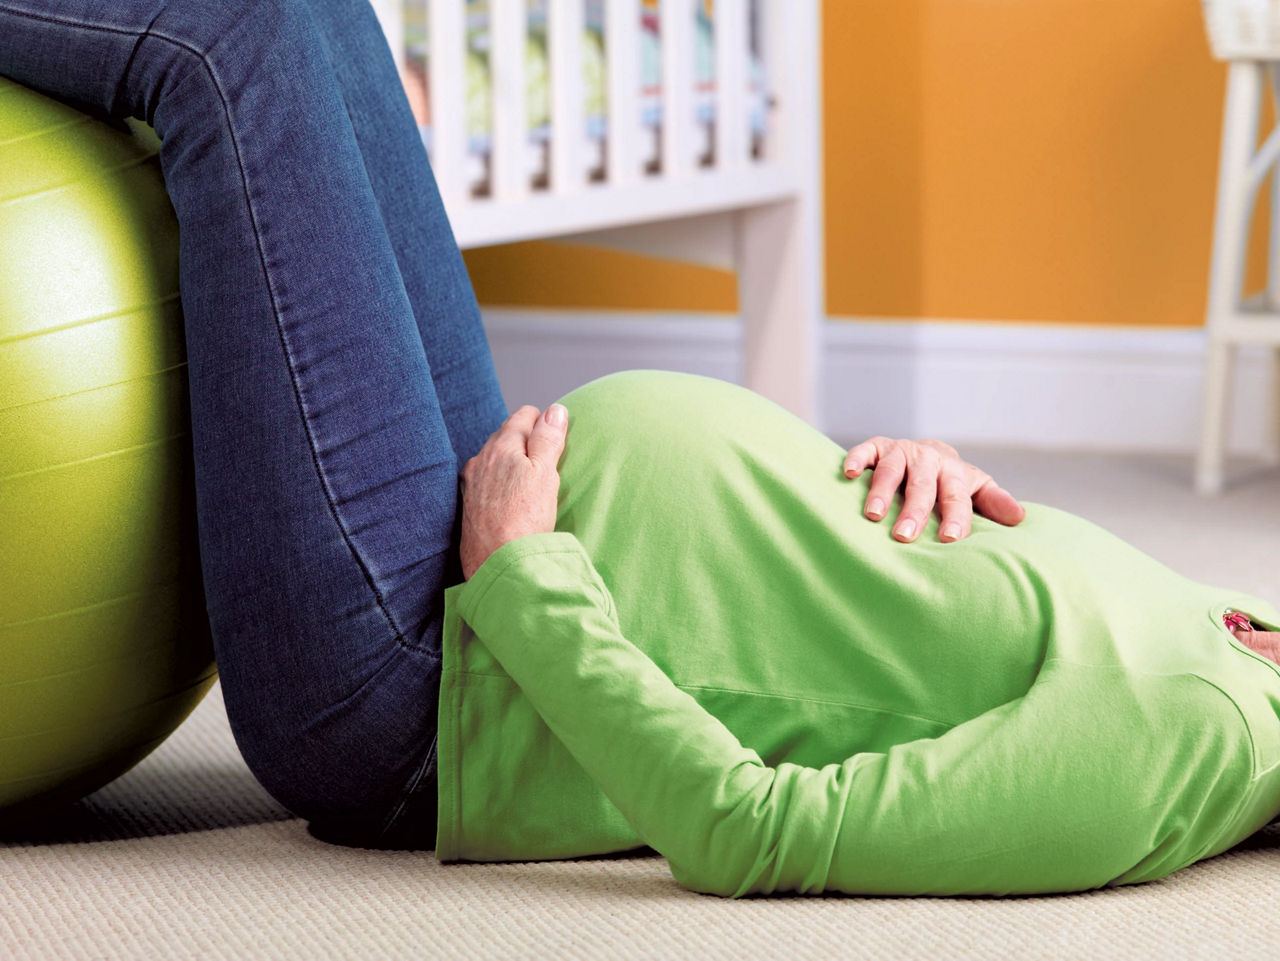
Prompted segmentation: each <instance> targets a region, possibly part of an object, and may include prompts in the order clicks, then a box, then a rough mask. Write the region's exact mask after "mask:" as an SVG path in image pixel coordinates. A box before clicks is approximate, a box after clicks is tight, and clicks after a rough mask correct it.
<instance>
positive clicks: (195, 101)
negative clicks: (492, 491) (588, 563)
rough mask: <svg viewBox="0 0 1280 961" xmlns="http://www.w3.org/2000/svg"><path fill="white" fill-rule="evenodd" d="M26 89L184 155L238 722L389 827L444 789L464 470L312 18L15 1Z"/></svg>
mask: <svg viewBox="0 0 1280 961" xmlns="http://www.w3.org/2000/svg"><path fill="white" fill-rule="evenodd" d="M0 73H3V74H5V75H8V76H10V77H12V78H13V79H15V80H17V81H19V82H21V83H25V84H27V85H29V86H32V87H34V88H37V89H41V90H44V91H46V92H49V93H52V94H55V95H58V96H63V97H68V98H71V99H74V100H77V101H79V102H81V103H82V104H85V105H88V106H90V107H91V108H93V109H96V110H100V111H103V112H107V113H110V114H112V115H117V116H123V115H130V114H131V115H134V116H139V117H142V118H143V119H145V120H146V121H147V122H148V123H150V124H151V125H152V126H153V127H154V128H155V129H156V131H157V133H159V135H160V136H161V138H162V141H163V144H162V148H161V153H160V160H161V166H162V169H163V171H164V176H165V181H166V184H167V186H168V189H169V193H170V197H171V199H172V201H173V204H174V209H175V211H176V212H177V216H178V221H179V225H180V234H181V251H180V258H181V265H180V277H181V284H182V302H183V309H184V314H185V320H186V337H187V348H188V377H189V382H190V391H191V408H192V437H193V444H194V453H195V468H196V484H197V490H196V495H197V496H196V500H197V511H198V520H199V527H200V538H201V552H202V561H203V565H204V579H205V585H206V594H207V601H208V608H209V615H210V620H211V623H212V627H213V634H214V643H215V650H216V654H217V658H218V665H219V670H220V673H221V676H222V683H223V689H224V694H225V697H226V701H227V709H228V713H229V715H230V717H231V722H232V727H233V730H234V731H235V734H236V738H237V742H238V743H239V745H240V748H241V751H242V752H243V753H244V755H245V758H246V760H247V761H248V763H249V765H250V767H251V768H252V769H253V770H254V772H255V774H256V775H257V776H258V777H259V779H260V780H261V781H262V782H263V784H264V785H265V786H266V787H267V788H268V789H269V790H270V791H271V792H272V793H273V794H274V795H275V796H276V797H277V798H279V799H280V800H281V801H282V802H283V803H284V804H286V805H287V806H288V807H290V808H291V809H293V810H294V811H295V812H297V813H298V814H300V815H302V816H304V817H307V818H309V819H311V820H312V821H313V822H317V823H319V824H322V825H325V826H326V829H328V830H331V831H336V832H343V831H349V832H351V833H363V834H366V835H375V834H377V833H378V832H380V831H383V830H384V829H387V828H389V827H390V826H392V824H393V822H395V821H396V820H397V817H398V816H399V815H400V813H401V812H402V811H403V809H404V805H405V803H406V802H408V803H410V804H413V803H422V804H424V805H428V804H430V803H431V801H432V800H433V795H434V784H433V783H432V779H431V767H432V765H433V763H434V750H433V743H434V735H435V719H436V704H437V699H438V683H439V680H438V679H439V639H440V620H441V606H442V597H441V593H442V589H443V587H445V586H447V585H448V584H449V583H453V582H455V581H456V580H458V579H459V576H460V575H459V572H458V569H457V550H456V540H455V533H454V530H455V520H456V509H457V486H456V473H457V458H456V456H455V453H454V450H453V448H452V446H451V444H450V440H449V436H448V431H447V428H446V425H445V422H444V418H443V416H442V413H441V406H440V403H439V399H438V397H437V395H436V392H435V389H434V387H433V381H432V371H431V367H430V365H429V363H428V357H427V355H426V352H425V350H424V346H423V339H422V337H421V336H420V334H419V330H418V326H417V324H416V322H415V318H414V314H413V310H412V307H411V305H410V302H409V298H408V296H407V294H406V291H405V286H404V283H403V282H402V279H401V276H400V273H399V270H398V268H397V264H396V258H395V255H394V253H393V250H392V246H391V242H390V241H389V239H388V235H387V228H386V226H384V224H383V221H382V218H381V215H380V212H379V208H378V202H377V200H376V199H375V197H374V194H373V191H372V189H371V187H370V182H369V175H368V174H367V172H366V169H365V165H364V161H363V157H362V155H361V153H360V149H359V146H358V144H357V141H356V137H355V134H354V132H353V130H352V127H351V122H350V120H349V119H348V116H347V111H346V109H345V108H344V105H343V102H342V96H341V92H340V90H339V86H338V83H337V81H336V80H335V77H334V73H333V69H332V67H331V65H330V63H329V61H328V58H327V55H326V52H325V49H324V43H323V41H322V39H321V36H320V33H319V31H318V30H317V28H316V25H315V23H314V21H313V19H312V16H311V14H310V11H309V9H308V7H307V6H306V4H305V3H303V2H302V0H204V2H201V0H114V2H112V3H105V2H94V0H41V2H40V3H39V4H38V5H37V4H35V3H32V2H31V0H0ZM426 227H427V229H428V230H431V229H435V230H437V231H440V230H447V225H446V224H444V222H443V218H442V217H441V218H438V219H437V220H436V221H435V225H434V228H433V227H432V225H431V223H428V224H427V225H426ZM441 283H444V284H446V285H448V284H450V283H453V281H451V280H448V279H447V278H446V279H444V280H442V281H441ZM446 296H451V297H454V298H457V299H465V298H463V297H462V296H461V295H459V294H457V292H456V291H455V292H453V293H451V294H446ZM441 363H442V364H444V365H448V364H449V363H451V359H450V358H442V360H441ZM424 820H425V818H424ZM427 828H428V831H429V830H430V828H431V825H427ZM424 840H426V841H427V842H428V843H429V835H428V836H427V837H425V838H424Z"/></svg>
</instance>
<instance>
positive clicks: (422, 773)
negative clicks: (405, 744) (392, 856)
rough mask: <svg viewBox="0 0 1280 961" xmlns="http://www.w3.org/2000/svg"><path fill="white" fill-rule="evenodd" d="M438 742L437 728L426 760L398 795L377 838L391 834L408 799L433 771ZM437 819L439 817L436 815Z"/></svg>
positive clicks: (438, 732)
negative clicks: (397, 799)
mask: <svg viewBox="0 0 1280 961" xmlns="http://www.w3.org/2000/svg"><path fill="white" fill-rule="evenodd" d="M439 740H440V731H439V729H438V728H437V730H436V733H435V734H434V735H432V738H431V747H429V748H428V749H427V757H426V759H425V760H424V761H423V762H422V766H421V767H419V768H418V772H417V774H415V775H414V776H413V778H412V779H411V780H410V781H409V786H408V787H407V788H406V789H405V790H404V792H403V793H402V794H401V795H400V798H399V801H398V802H397V803H396V805H395V806H394V807H393V808H392V809H391V813H390V814H388V815H387V816H386V818H385V819H384V820H383V822H382V828H381V830H379V831H378V837H380V838H382V837H386V836H387V835H388V834H389V833H390V832H391V829H392V828H394V827H395V826H396V823H397V822H398V821H399V820H400V816H401V815H402V814H404V812H405V808H407V807H408V806H409V798H411V797H413V796H414V795H415V794H416V793H417V792H418V788H419V786H420V785H421V784H422V782H423V781H425V780H426V779H427V778H428V777H429V776H430V775H431V773H432V772H434V771H435V769H436V764H437V755H436V744H437V743H438V742H439ZM438 804H439V802H438V801H437V805H438ZM437 817H439V815H438V814H437Z"/></svg>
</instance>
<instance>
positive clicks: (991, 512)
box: [973, 477, 1027, 527]
mask: <svg viewBox="0 0 1280 961" xmlns="http://www.w3.org/2000/svg"><path fill="white" fill-rule="evenodd" d="M973 506H974V509H975V510H976V511H977V512H978V513H979V514H981V515H982V516H983V517H989V518H990V519H991V520H993V521H995V522H996V523H997V524H1004V525H1005V526H1006V527H1013V526H1014V525H1016V524H1020V523H1021V522H1022V519H1023V518H1024V517H1026V516H1027V511H1026V509H1025V508H1024V507H1023V506H1022V505H1021V504H1019V503H1018V501H1017V499H1016V498H1015V497H1014V496H1013V495H1012V494H1010V493H1009V492H1008V491H1007V490H1005V489H1004V488H1003V487H1001V486H1000V485H999V484H997V483H996V482H995V481H993V480H992V479H991V478H990V477H988V478H987V480H986V483H984V484H983V485H982V486H981V487H979V488H978V489H977V490H976V491H974V492H973Z"/></svg>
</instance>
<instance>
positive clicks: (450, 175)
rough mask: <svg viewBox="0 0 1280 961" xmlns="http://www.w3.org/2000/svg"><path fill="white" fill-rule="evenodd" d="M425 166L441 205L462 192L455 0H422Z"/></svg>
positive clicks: (460, 18) (461, 21) (461, 197)
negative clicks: (427, 129) (427, 118)
mask: <svg viewBox="0 0 1280 961" xmlns="http://www.w3.org/2000/svg"><path fill="white" fill-rule="evenodd" d="M428 3H429V6H428V8H427V17H428V20H427V24H428V29H429V30H430V37H431V39H430V44H431V51H430V55H429V57H428V62H427V70H428V73H429V83H428V86H429V87H430V90H429V94H430V100H431V169H432V171H433V172H434V173H435V177H436V184H437V186H438V187H439V188H440V196H441V198H442V199H443V200H444V201H445V204H446V205H457V204H460V203H463V202H465V200H466V197H467V179H466V164H467V118H466V93H465V91H466V78H465V76H464V72H463V58H464V53H465V49H466V42H467V40H466V21H465V17H464V13H465V11H464V7H463V4H461V3H458V0H428Z"/></svg>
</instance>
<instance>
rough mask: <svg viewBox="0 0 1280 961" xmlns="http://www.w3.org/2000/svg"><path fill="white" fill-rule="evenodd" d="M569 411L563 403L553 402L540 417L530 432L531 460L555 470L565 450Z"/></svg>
mask: <svg viewBox="0 0 1280 961" xmlns="http://www.w3.org/2000/svg"><path fill="white" fill-rule="evenodd" d="M568 426H569V412H568V411H567V410H566V409H565V407H564V405H563V404H552V405H551V406H550V407H548V408H547V409H546V411H545V412H544V413H543V414H542V415H541V416H540V417H538V418H537V419H536V420H535V421H534V424H533V428H532V431H531V433H530V434H529V460H531V461H533V462H534V463H535V464H539V465H542V466H545V467H549V468H551V469H552V470H555V468H556V464H557V463H558V462H559V460H560V455H561V454H562V453H563V452H564V440H565V435H566V433H567V429H568Z"/></svg>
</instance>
